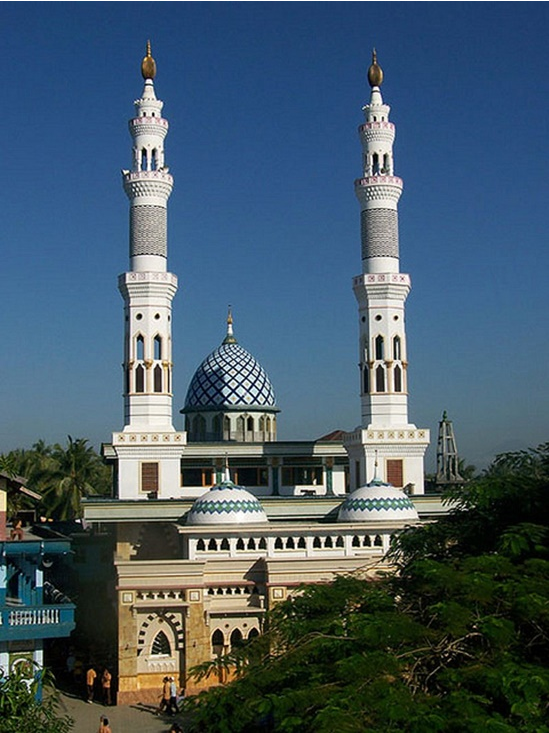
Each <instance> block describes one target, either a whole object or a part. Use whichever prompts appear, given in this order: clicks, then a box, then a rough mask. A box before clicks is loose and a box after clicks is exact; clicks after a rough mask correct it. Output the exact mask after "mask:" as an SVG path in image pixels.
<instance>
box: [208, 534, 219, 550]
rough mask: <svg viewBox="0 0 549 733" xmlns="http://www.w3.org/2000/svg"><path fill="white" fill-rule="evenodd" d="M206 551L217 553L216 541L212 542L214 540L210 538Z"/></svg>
mask: <svg viewBox="0 0 549 733" xmlns="http://www.w3.org/2000/svg"><path fill="white" fill-rule="evenodd" d="M208 550H213V551H217V542H216V541H215V540H214V538H213V537H212V539H211V540H210V541H209V542H208Z"/></svg>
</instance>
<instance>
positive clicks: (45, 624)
mask: <svg viewBox="0 0 549 733" xmlns="http://www.w3.org/2000/svg"><path fill="white" fill-rule="evenodd" d="M74 610H75V606H74V603H64V604H60V605H51V606H27V607H24V608H6V607H5V606H4V608H2V609H0V639H2V638H4V639H6V638H7V639H16V638H17V639H22V638H32V636H33V635H34V636H36V637H54V636H68V634H69V633H70V632H71V631H72V629H73V628H74Z"/></svg>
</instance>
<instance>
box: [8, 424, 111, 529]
mask: <svg viewBox="0 0 549 733" xmlns="http://www.w3.org/2000/svg"><path fill="white" fill-rule="evenodd" d="M0 459H1V460H3V461H4V462H6V463H7V465H9V466H10V467H11V468H12V470H13V471H14V472H15V473H17V474H19V475H21V476H25V478H26V479H27V485H28V487H29V488H30V489H33V490H35V491H37V492H38V493H40V494H42V497H43V499H42V505H41V510H42V512H43V514H44V515H45V516H47V517H52V518H54V519H59V520H66V519H77V518H79V517H81V516H82V505H81V499H82V497H86V496H94V495H105V494H108V493H109V492H110V490H111V471H110V468H109V467H108V466H106V465H105V464H104V463H103V462H102V460H101V458H100V456H99V455H98V454H97V453H96V452H95V451H94V449H93V448H92V447H91V446H90V445H88V441H87V440H86V439H84V438H75V439H73V438H72V437H71V436H70V435H69V436H68V441H67V446H66V447H63V446H62V445H59V444H58V443H56V444H54V445H46V443H45V442H44V441H43V440H39V441H38V442H37V443H35V444H34V445H33V447H32V448H31V449H30V450H24V449H18V450H15V451H12V452H11V453H8V454H7V456H2V457H0ZM26 501H27V502H28V499H27V500H26ZM20 508H22V506H21V505H20V504H18V505H13V504H12V505H11V507H10V510H11V512H13V513H16V512H17V511H18V510H19V509H20Z"/></svg>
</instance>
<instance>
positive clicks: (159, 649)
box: [151, 631, 172, 657]
mask: <svg viewBox="0 0 549 733" xmlns="http://www.w3.org/2000/svg"><path fill="white" fill-rule="evenodd" d="M171 653H172V650H171V647H170V642H169V641H168V637H167V636H166V634H165V633H164V632H163V631H159V632H158V634H157V635H156V636H155V637H154V641H153V643H152V648H151V656H154V657H157V656H158V657H160V656H165V657H169V656H170V655H171Z"/></svg>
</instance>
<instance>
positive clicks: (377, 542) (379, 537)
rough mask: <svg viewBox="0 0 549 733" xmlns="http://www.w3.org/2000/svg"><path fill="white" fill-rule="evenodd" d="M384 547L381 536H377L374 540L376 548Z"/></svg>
mask: <svg viewBox="0 0 549 733" xmlns="http://www.w3.org/2000/svg"><path fill="white" fill-rule="evenodd" d="M382 545H383V540H382V539H381V535H379V534H376V536H375V539H374V547H382Z"/></svg>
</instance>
